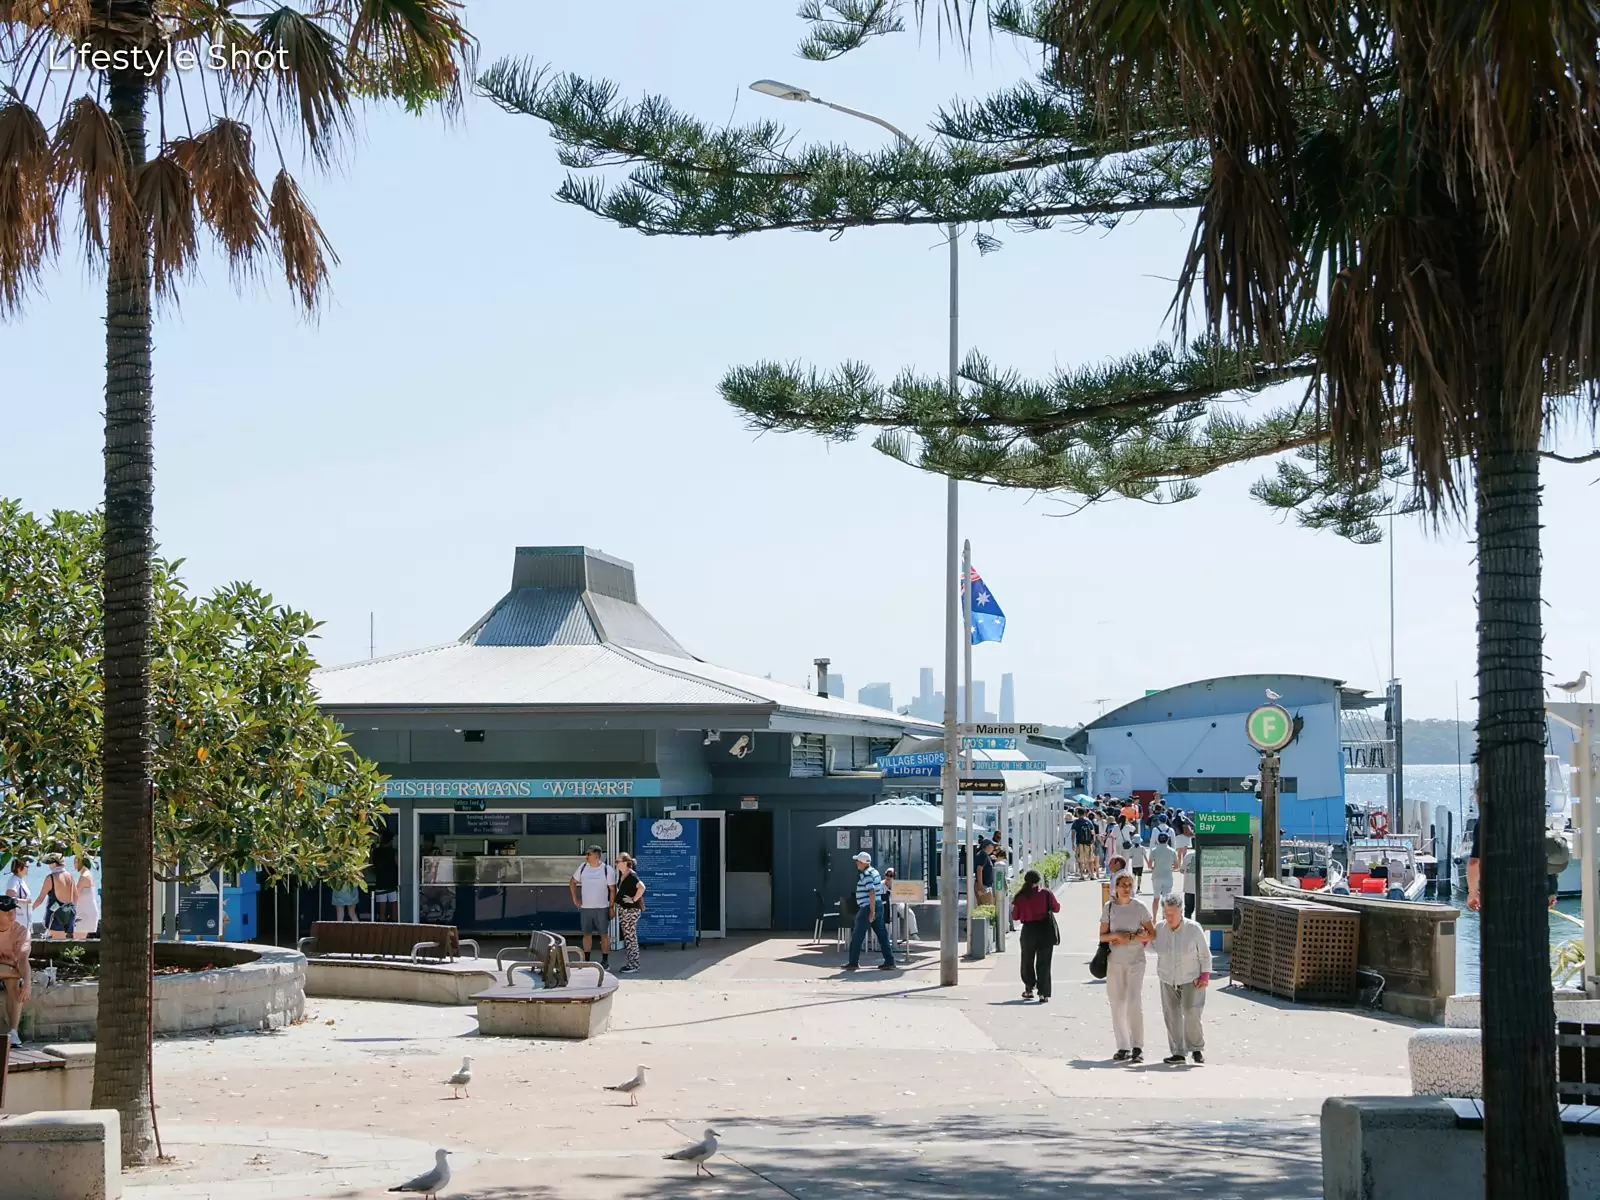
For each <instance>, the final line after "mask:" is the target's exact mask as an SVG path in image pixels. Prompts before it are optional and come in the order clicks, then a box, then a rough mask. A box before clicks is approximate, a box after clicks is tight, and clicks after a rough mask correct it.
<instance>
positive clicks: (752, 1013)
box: [627, 971, 939, 1033]
mask: <svg viewBox="0 0 1600 1200" xmlns="http://www.w3.org/2000/svg"><path fill="white" fill-rule="evenodd" d="M866 973H867V972H865V971H859V972H856V973H855V975H850V974H845V975H843V976H842V978H845V979H851V978H855V977H856V976H859V975H862V974H866ZM872 974H877V975H882V976H884V977H886V978H893V976H892V975H891V974H890V972H888V971H877V972H872ZM938 990H939V987H938V985H937V984H933V985H929V986H927V987H911V988H899V989H897V990H895V991H892V992H869V991H866V990H864V989H863V990H862V991H861V993H860V994H859V995H854V996H840V997H838V998H837V999H834V998H829V999H827V1000H807V1001H804V1002H803V1003H800V1004H779V1005H776V1006H774V1007H772V1008H757V1009H749V1010H744V1011H741V1012H730V1013H726V1014H719V1015H717V1016H715V1017H696V1018H695V1019H693V1020H691V1021H667V1022H663V1023H662V1024H659V1025H629V1026H628V1027H627V1031H628V1032H629V1033H649V1032H650V1031H651V1030H656V1029H685V1028H688V1027H690V1026H693V1025H716V1024H718V1023H719V1022H722V1021H737V1020H739V1019H740V1018H742V1017H760V1016H770V1015H771V1014H772V1013H783V1012H798V1011H799V1010H800V1009H803V1008H827V1007H828V1006H829V1005H833V1004H860V1003H861V1002H862V1001H863V1000H892V999H895V998H897V997H903V996H915V995H917V994H918V993H919V992H937V991H938Z"/></svg>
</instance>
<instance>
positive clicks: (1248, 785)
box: [1239, 775, 1261, 792]
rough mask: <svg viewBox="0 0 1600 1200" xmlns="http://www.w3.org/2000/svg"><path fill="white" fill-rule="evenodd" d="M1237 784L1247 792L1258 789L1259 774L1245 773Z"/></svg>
mask: <svg viewBox="0 0 1600 1200" xmlns="http://www.w3.org/2000/svg"><path fill="white" fill-rule="evenodd" d="M1239 785H1240V786H1241V787H1243V788H1244V790H1245V791H1247V792H1254V791H1258V790H1260V788H1261V776H1259V775H1246V776H1245V777H1244V778H1243V779H1241V780H1240V781H1239Z"/></svg>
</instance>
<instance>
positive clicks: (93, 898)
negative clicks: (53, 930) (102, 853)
mask: <svg viewBox="0 0 1600 1200" xmlns="http://www.w3.org/2000/svg"><path fill="white" fill-rule="evenodd" d="M75 865H76V866H77V868H78V923H77V924H76V925H74V926H73V927H72V936H73V937H74V938H76V939H78V940H79V941H82V940H83V939H84V938H88V937H98V936H99V933H100V894H99V892H98V891H97V885H96V884H95V881H94V859H92V858H90V857H89V856H88V855H87V854H80V855H78V856H77V859H76V860H75Z"/></svg>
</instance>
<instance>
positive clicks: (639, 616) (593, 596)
mask: <svg viewBox="0 0 1600 1200" xmlns="http://www.w3.org/2000/svg"><path fill="white" fill-rule="evenodd" d="M589 603H590V604H592V605H594V613H595V616H596V617H598V618H599V619H600V628H601V629H602V631H603V632H604V635H605V640H606V641H608V642H616V643H617V644H618V645H620V646H628V647H630V648H631V649H634V650H653V651H656V652H658V653H661V654H670V655H671V656H672V657H674V658H677V659H688V658H689V657H690V655H689V652H688V651H687V650H685V649H684V648H683V647H682V646H680V645H678V641H677V639H676V638H674V637H673V636H672V635H671V634H670V633H668V632H667V631H666V630H665V629H663V628H662V627H661V624H660V622H658V621H657V620H656V619H655V618H654V617H652V616H651V615H650V614H649V613H648V612H646V611H645V610H644V609H643V608H641V607H640V606H639V605H637V604H630V603H629V602H628V601H626V600H619V599H617V598H616V597H615V596H607V595H605V594H604V593H602V592H590V593H589ZM679 665H681V664H679Z"/></svg>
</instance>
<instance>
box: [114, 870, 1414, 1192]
mask: <svg viewBox="0 0 1600 1200" xmlns="http://www.w3.org/2000/svg"><path fill="white" fill-rule="evenodd" d="M1060 894H1061V896H1062V899H1063V912H1062V942H1063V944H1062V946H1061V947H1059V948H1058V950H1057V954H1056V972H1055V974H1056V995H1055V999H1054V1000H1053V1002H1052V1003H1051V1004H1049V1005H1047V1006H1041V1005H1036V1004H1025V1003H1023V1002H1022V1001H1021V999H1020V993H1021V985H1020V983H1019V982H1018V974H1017V955H1016V950H1015V944H1016V943H1015V940H1014V939H1013V940H1012V941H1011V942H1010V943H1009V944H1008V950H1007V952H1006V953H1005V954H1003V955H999V956H991V957H990V958H988V959H986V960H984V961H983V962H981V963H977V964H966V963H964V964H963V967H962V981H961V984H960V986H959V987H956V988H941V987H939V986H938V960H937V947H936V946H934V945H933V944H931V943H930V944H924V945H922V946H920V947H919V951H920V952H919V954H918V956H917V958H916V960H915V961H914V962H913V964H912V965H911V966H910V967H909V968H908V969H905V970H901V971H894V972H880V971H875V970H866V969H864V970H862V971H861V972H860V973H858V974H855V975H849V974H846V973H844V972H842V971H841V970H840V967H841V966H842V964H843V956H842V955H841V954H839V953H838V952H836V951H835V949H834V946H833V943H832V941H831V940H830V941H829V942H828V943H827V945H826V946H824V947H821V948H818V947H813V946H811V945H809V944H808V943H807V942H806V941H805V940H804V939H795V938H765V939H760V940H756V939H745V938H733V939H729V940H728V941H726V942H722V943H715V942H708V943H705V944H703V945H702V946H701V947H700V948H699V949H698V950H689V951H680V950H677V949H650V950H648V951H647V952H646V955H645V970H644V973H643V975H642V976H641V977H631V978H628V979H626V980H625V981H624V983H623V986H622V989H621V991H620V993H619V995H618V998H617V1003H616V1008H615V1011H614V1020H613V1024H612V1028H611V1031H610V1032H609V1033H607V1034H605V1035H604V1036H602V1037H600V1038H597V1039H595V1040H593V1041H589V1042H580V1043H559V1042H548V1041H540V1042H535V1041H521V1040H513V1039H501V1038H480V1037H478V1036H477V1032H476V1021H475V1019H474V1015H473V1011H472V1010H471V1009H468V1008H435V1007H427V1006H421V1005H409V1004H389V1003H375V1002H364V1001H352V1000H313V1001H311V1002H310V1003H309V1006H308V1018H307V1020H306V1021H305V1022H304V1023H303V1024H301V1025H298V1026H295V1027H293V1028H290V1029H287V1030H284V1031H282V1032H278V1033H270V1034H258V1035H245V1036H238V1037H227V1038H216V1039H212V1040H170V1041H161V1042H158V1044H157V1046H156V1086H157V1099H158V1102H159V1105H160V1107H159V1118H160V1126H161V1135H162V1139H163V1143H164V1146H165V1149H166V1150H167V1152H168V1154H169V1155H170V1156H172V1162H171V1163H170V1164H166V1165H163V1166H160V1167H156V1168H152V1169H148V1170H145V1171H142V1172H138V1173H135V1174H132V1175H130V1176H128V1177H126V1179H125V1184H126V1192H125V1194H126V1195H127V1196H129V1197H130V1198H131V1200H155V1198H157V1197H160V1198H163V1200H177V1198H186V1200H187V1198H195V1200H198V1198H200V1197H218V1198H221V1197H227V1198H228V1200H265V1198H268V1197H347V1198H355V1197H365V1198H370V1197H377V1196H381V1195H384V1194H386V1193H385V1189H386V1188H388V1187H389V1186H392V1185H394V1184H396V1183H400V1182H402V1181H403V1180H405V1179H408V1178H410V1177H411V1176H413V1175H415V1174H418V1173H420V1172H421V1171H423V1170H424V1169H426V1168H427V1167H428V1166H430V1165H431V1163H432V1159H433V1151H434V1149H435V1147H445V1148H447V1149H449V1150H451V1151H452V1165H453V1169H454V1173H455V1177H454V1179H453V1180H452V1182H451V1184H450V1186H449V1187H448V1188H447V1189H446V1190H445V1192H444V1193H443V1195H445V1196H448V1197H455V1198H459V1200H511V1198H513V1197H528V1198H535V1200H543V1198H549V1200H555V1198H563V1200H565V1198H569V1197H570V1198H573V1200H586V1198H588V1197H602V1196H604V1197H644V1196H650V1197H662V1196H719V1197H720V1196H725V1197H761V1198H766V1197H784V1196H789V1197H803V1198H806V1200H811V1198H818V1200H821V1198H823V1197H838V1196H862V1197H874V1196H883V1197H889V1196H894V1197H913V1196H916V1197H920V1196H949V1195H962V1196H972V1195H995V1196H1003V1195H1016V1196H1024V1197H1031V1196H1041V1197H1042V1196H1046V1195H1050V1196H1057V1195H1062V1194H1069V1195H1073V1196H1086V1197H1093V1196H1112V1195H1126V1194H1128V1189H1129V1188H1134V1189H1137V1190H1138V1191H1139V1192H1140V1193H1142V1194H1144V1195H1154V1196H1177V1197H1181V1196H1188V1195H1204V1196H1208V1197H1240V1198H1244V1197H1251V1198H1256V1197H1260V1198H1266V1197H1310V1196H1319V1195H1321V1182H1320V1180H1321V1167H1320V1162H1319V1149H1318V1144H1319V1138H1318V1128H1317V1114H1318V1110H1319V1107H1320V1105H1321V1103H1322V1100H1323V1098H1324V1097H1326V1096H1329V1095H1378V1094H1393V1093H1404V1092H1407V1091H1408V1090H1409V1087H1408V1083H1407V1075H1406V1057H1405V1047H1406V1038H1407V1035H1408V1034H1409V1033H1410V1031H1411V1029H1412V1028H1413V1027H1414V1026H1413V1025H1412V1024H1411V1023H1410V1022H1406V1021H1401V1020H1398V1019H1395V1018H1391V1017H1388V1016H1386V1015H1383V1014H1372V1013H1368V1012H1357V1011H1354V1010H1336V1009H1317V1008H1307V1007H1303V1006H1294V1005H1289V1004H1286V1003H1282V1002H1279V1001H1275V1000H1272V999H1270V998H1267V997H1264V996H1262V995H1259V994H1256V993H1252V992H1246V991H1244V990H1242V989H1237V988H1226V987H1222V986H1220V984H1221V983H1223V982H1225V980H1219V981H1218V985H1214V988H1213V991H1212V994H1211V996H1210V999H1209V1001H1208V1007H1207V1012H1206V1022H1207V1040H1208V1055H1207V1058H1208V1061H1207V1063H1206V1064H1205V1065H1204V1066H1194V1065H1188V1066H1183V1067H1168V1066H1164V1065H1162V1064H1161V1063H1160V1061H1159V1060H1160V1058H1161V1057H1162V1056H1163V1055H1165V1053H1166V1045H1165V1038H1164V1035H1163V1033H1162V1026H1161V1021H1160V1005H1159V1000H1158V998H1157V995H1156V986H1155V969H1154V961H1153V959H1152V961H1151V965H1150V969H1149V970H1148V972H1147V974H1146V992H1147V994H1146V998H1145V1023H1146V1031H1147V1032H1146V1041H1145V1050H1146V1055H1147V1058H1148V1059H1149V1060H1151V1061H1147V1062H1145V1063H1144V1064H1141V1065H1139V1066H1125V1065H1122V1064H1115V1063H1112V1062H1110V1061H1109V1059H1110V1056H1111V1053H1112V1050H1113V1049H1114V1046H1113V1044H1112V1038H1111V1030H1110V1018H1109V1013H1108V1010H1107V1005H1106V999H1105V995H1104V985H1103V984H1100V983H1098V982H1096V981H1094V980H1093V979H1092V978H1091V977H1090V976H1089V974H1088V971H1087V970H1086V968H1085V965H1084V964H1085V963H1086V962H1087V960H1088V959H1089V958H1090V956H1091V953H1092V950H1093V944H1094V939H1095V929H1096V915H1097V908H1098V896H1099V886H1098V884H1070V885H1067V886H1066V887H1065V888H1063V889H1062V891H1061V893H1060ZM1145 899H1146V900H1148V897H1145ZM867 961H871V960H870V959H868V960H867ZM465 1054H470V1055H472V1056H473V1058H474V1060H475V1066H474V1072H475V1077H474V1079H473V1082H472V1086H471V1096H470V1098H463V1099H460V1100H453V1099H451V1092H450V1088H449V1087H448V1086H445V1085H443V1084H442V1082H441V1081H442V1080H444V1079H446V1078H447V1077H448V1076H449V1075H450V1074H451V1072H452V1071H454V1070H455V1069H456V1067H457V1066H458V1065H459V1063H460V1060H461V1057H462V1056H463V1055H465ZM640 1063H644V1064H647V1065H648V1067H649V1068H650V1070H649V1077H650V1083H649V1087H648V1088H647V1090H646V1092H645V1094H644V1097H643V1101H642V1103H641V1104H640V1105H639V1106H638V1107H629V1106H628V1104H627V1101H626V1100H625V1099H624V1098H623V1097H621V1096H618V1095H616V1094H614V1093H611V1092H607V1091H605V1090H603V1086H602V1085H604V1084H608V1083H618V1082H621V1081H623V1080H625V1079H627V1078H629V1077H630V1076H632V1074H633V1072H634V1069H635V1067H636V1066H637V1065H638V1064H640ZM708 1125H710V1126H713V1127H715V1128H716V1129H717V1130H719V1131H720V1133H721V1135H722V1136H721V1143H722V1153H721V1154H719V1155H718V1157H717V1158H716V1159H715V1160H713V1161H712V1162H711V1163H710V1164H709V1166H710V1169H711V1170H712V1171H713V1172H714V1173H715V1175H714V1177H712V1178H705V1177H701V1178H698V1179H697V1178H696V1177H695V1174H694V1169H693V1167H692V1166H690V1165H687V1164H683V1163H676V1162H666V1161H663V1160H662V1155H663V1154H664V1153H666V1152H668V1151H670V1150H674V1149H677V1148H679V1147H680V1146H683V1145H685V1144H687V1143H688V1142H690V1141H693V1140H697V1139H698V1138H699V1137H700V1134H701V1131H702V1130H703V1129H704V1128H705V1127H706V1126H708Z"/></svg>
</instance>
